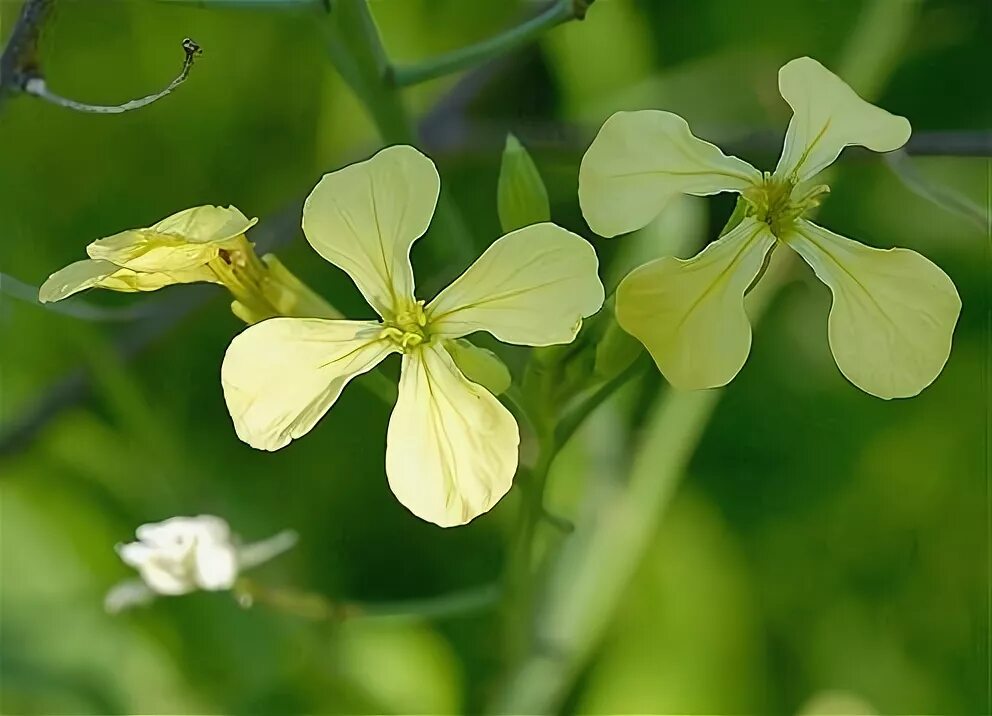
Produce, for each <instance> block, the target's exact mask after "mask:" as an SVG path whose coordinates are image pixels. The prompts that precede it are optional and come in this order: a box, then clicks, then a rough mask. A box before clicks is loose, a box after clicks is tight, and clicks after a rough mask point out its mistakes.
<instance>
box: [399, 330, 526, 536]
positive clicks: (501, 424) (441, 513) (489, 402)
mask: <svg viewBox="0 0 992 716" xmlns="http://www.w3.org/2000/svg"><path fill="white" fill-rule="evenodd" d="M519 442H520V436H519V433H518V430H517V423H516V421H515V420H514V419H513V416H512V415H511V414H510V412H509V411H508V410H507V409H506V408H504V407H503V406H502V404H500V402H499V401H498V400H496V398H494V397H493V396H492V394H491V393H489V391H487V390H486V389H485V388H483V387H481V386H479V385H476V384H475V383H472V382H470V381H469V380H468V379H467V378H465V376H464V375H462V373H461V372H460V371H459V370H458V368H457V367H456V366H455V364H454V362H453V361H452V359H451V356H449V355H448V353H447V351H446V350H445V349H444V348H443V347H442V346H440V345H438V344H431V345H424V346H423V347H421V348H420V349H419V350H416V351H413V352H411V353H407V354H405V355H404V356H403V369H402V374H401V377H400V393H399V399H398V400H397V401H396V407H395V408H394V409H393V414H392V416H391V417H390V419H389V431H388V436H387V439H386V475H387V476H388V478H389V487H390V488H391V489H392V491H393V494H395V495H396V498H397V499H398V500H399V501H400V502H402V503H403V505H404V506H405V507H406V508H407V509H408V510H410V511H411V512H412V513H413V514H415V515H417V517H420V518H421V519H424V520H427V521H428V522H433V523H434V524H437V525H440V526H441V527H452V526H455V525H463V524H465V523H466V522H469V521H470V520H472V519H473V518H475V517H478V516H479V515H481V514H482V513H483V512H486V511H488V510H489V509H490V508H491V507H492V506H493V505H495V504H496V503H497V502H498V501H499V499H500V498H501V497H502V496H503V495H505V494H506V491H507V490H509V489H510V484H511V483H512V481H513V475H514V473H515V472H516V470H517V446H518V444H519Z"/></svg>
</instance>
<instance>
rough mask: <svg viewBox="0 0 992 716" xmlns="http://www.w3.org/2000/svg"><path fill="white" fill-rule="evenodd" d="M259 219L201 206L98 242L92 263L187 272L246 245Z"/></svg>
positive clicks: (91, 252) (92, 249)
mask: <svg viewBox="0 0 992 716" xmlns="http://www.w3.org/2000/svg"><path fill="white" fill-rule="evenodd" d="M257 221H258V219H248V218H247V217H246V216H245V215H244V214H242V213H241V212H240V211H238V210H237V209H236V208H234V207H233V206H230V207H228V208H226V209H225V208H223V207H220V206H197V207H194V208H192V209H186V210H185V211H180V212H179V213H178V214H173V215H172V216H170V217H167V218H165V219H162V221H160V222H158V223H157V224H155V225H154V226H152V227H150V228H147V229H130V230H128V231H122V232H121V233H119V234H115V235H114V236H109V237H107V238H105V239H100V240H98V241H94V242H93V243H92V244H90V245H89V246H88V247H87V248H86V253H87V254H89V257H90V258H91V259H99V260H103V261H110V262H112V263H115V264H117V265H118V266H121V267H123V268H129V269H131V270H132V271H138V272H142V273H152V272H156V271H183V270H186V269H192V268H195V267H197V266H202V265H204V264H206V263H207V262H208V261H210V260H211V259H213V258H215V257H216V256H217V252H218V251H219V249H221V248H224V247H225V246H227V245H230V246H231V247H232V248H233V247H235V246H236V245H237V244H239V243H241V242H243V241H244V240H245V239H244V238H243V237H242V234H244V232H245V231H247V230H248V229H249V228H251V227H252V226H254V224H255V223H256V222H257Z"/></svg>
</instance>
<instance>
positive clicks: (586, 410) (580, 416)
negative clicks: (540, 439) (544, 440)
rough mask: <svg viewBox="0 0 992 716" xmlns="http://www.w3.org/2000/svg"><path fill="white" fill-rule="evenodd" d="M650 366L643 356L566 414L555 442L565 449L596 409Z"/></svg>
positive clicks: (558, 428) (556, 433)
mask: <svg viewBox="0 0 992 716" xmlns="http://www.w3.org/2000/svg"><path fill="white" fill-rule="evenodd" d="M650 365H651V361H650V360H648V359H647V358H646V357H645V356H643V355H642V356H640V357H639V358H638V359H637V360H635V361H634V362H633V363H631V364H630V365H629V366H627V367H626V368H625V369H624V370H623V371H621V372H620V373H618V374H617V375H616V376H614V377H613V378H611V379H610V380H608V381H606V382H605V383H603V384H602V385H600V386H599V387H598V388H596V389H595V390H594V391H593V392H592V394H591V395H589V396H588V397H587V398H586V399H585V400H583V401H582V402H581V403H579V404H578V405H577V406H576V407H575V408H573V409H572V410H571V411H570V412H568V413H566V414H565V417H564V418H562V420H561V422H560V423H559V424H558V427H557V428H556V429H555V442H556V443H557V444H558V445H559V446H561V447H564V446H565V445H566V444H567V443H568V441H569V440H570V439H571V438H572V436H573V435H574V434H575V431H576V430H578V429H579V428H580V427H581V426H582V424H583V423H585V421H586V419H587V418H588V417H589V416H590V415H591V414H592V413H593V411H594V410H596V408H598V407H599V406H600V405H602V404H603V402H604V401H605V400H606V399H607V398H609V397H610V396H611V395H613V393H615V392H616V391H617V389H618V388H620V386H622V385H624V384H625V383H626V382H627V381H629V380H632V379H633V378H635V377H637V376H638V375H640V374H641V373H643V372H644V371H645V370H646V369H647V368H648V367H650Z"/></svg>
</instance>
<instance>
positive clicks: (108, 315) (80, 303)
mask: <svg viewBox="0 0 992 716" xmlns="http://www.w3.org/2000/svg"><path fill="white" fill-rule="evenodd" d="M0 296H10V297H11V298H16V299H17V300H18V301H23V302H24V303H27V304H30V305H32V306H35V307H37V308H39V309H41V310H43V311H51V312H52V313H60V314H62V315H64V316H71V317H72V318H79V319H81V320H83V321H92V322H96V323H126V322H129V321H138V320H141V319H143V318H150V317H151V316H155V315H158V314H160V313H162V311H163V309H164V308H165V307H166V305H168V303H169V299H168V298H166V297H164V296H159V297H156V298H150V299H146V300H143V301H135V302H132V303H131V304H130V305H128V306H124V307H123V308H108V307H106V306H97V305H96V304H93V303H90V302H89V301H86V300H83V299H81V298H78V297H74V298H70V299H68V300H66V301H57V302H52V303H42V302H41V301H39V300H38V287H37V286H35V285H33V284H30V283H26V282H24V281H21V280H20V279H17V278H14V277H13V276H9V275H7V274H5V273H0Z"/></svg>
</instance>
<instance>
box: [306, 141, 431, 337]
mask: <svg viewBox="0 0 992 716" xmlns="http://www.w3.org/2000/svg"><path fill="white" fill-rule="evenodd" d="M440 191H441V180H440V178H439V177H438V174H437V169H435V168H434V162H432V161H431V160H430V159H428V158H427V157H425V156H424V155H423V154H421V153H420V152H418V151H417V150H416V149H414V148H413V147H409V146H406V145H400V146H394V147H387V148H386V149H383V150H382V151H380V152H379V153H378V154H376V155H375V156H374V157H372V158H371V159H369V160H367V161H364V162H359V163H358V164H352V165H351V166H348V167H345V168H344V169H341V170H339V171H336V172H332V173H330V174H325V175H324V177H323V178H322V179H321V180H320V181H319V182H318V183H317V186H316V187H314V190H313V191H312V192H311V193H310V196H309V197H307V201H306V203H305V204H304V205H303V233H305V234H306V237H307V241H309V242H310V245H311V246H313V248H314V249H315V250H316V251H317V253H319V254H320V255H321V256H323V257H324V258H325V259H327V260H328V261H330V262H331V263H332V264H334V265H335V266H337V267H338V268H340V269H342V270H343V271H345V272H346V273H347V274H348V275H349V276H351V278H352V280H353V281H354V282H355V284H356V285H357V286H358V290H359V291H361V292H362V295H363V296H365V300H367V301H368V302H369V304H370V305H371V306H372V307H373V308H374V309H375V310H376V311H377V312H378V313H379V315H380V316H382V317H383V318H386V319H387V320H388V319H392V318H393V315H394V314H395V313H396V312H399V311H402V310H407V306H406V303H407V302H409V301H411V300H412V299H413V268H412V267H411V266H410V247H411V246H412V245H413V242H414V241H416V240H417V239H419V238H420V237H421V236H423V235H424V232H426V231H427V227H428V225H429V224H430V222H431V217H432V216H433V215H434V207H435V205H436V204H437V197H438V194H439V193H440Z"/></svg>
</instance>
